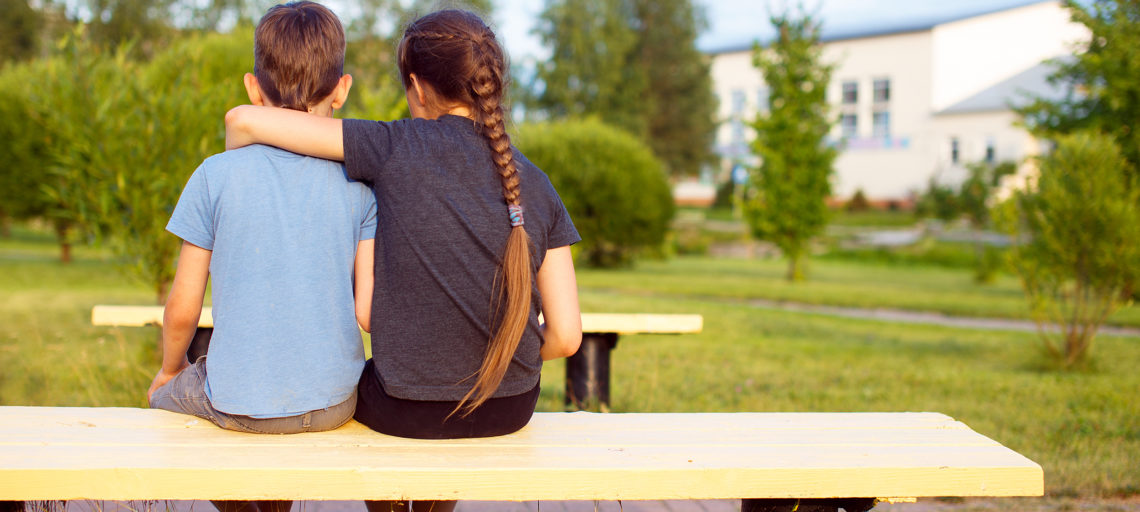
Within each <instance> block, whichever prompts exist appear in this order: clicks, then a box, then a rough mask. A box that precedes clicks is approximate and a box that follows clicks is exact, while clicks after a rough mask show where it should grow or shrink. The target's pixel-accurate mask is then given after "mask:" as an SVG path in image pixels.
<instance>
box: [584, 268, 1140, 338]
mask: <svg viewBox="0 0 1140 512" xmlns="http://www.w3.org/2000/svg"><path fill="white" fill-rule="evenodd" d="M786 266H787V264H786V263H785V262H784V261H783V260H781V259H767V260H762V259H754V260H745V259H727V260H726V259H712V258H707V257H680V258H675V259H672V260H668V261H642V262H639V263H638V264H637V265H636V267H634V268H632V269H620V270H590V269H580V270H579V271H578V283H579V285H581V286H582V287H583V288H588V289H591V290H597V291H610V292H612V293H615V294H619V295H649V296H676V297H693V296H698V297H704V298H719V299H734V300H741V301H744V300H748V299H765V300H775V301H789V302H801V303H806V304H826V305H833V306H849V307H862V308H896V309H910V310H918V311H934V312H939V313H945V314H949V315H960V316H979V317H998V318H1028V317H1029V313H1028V310H1027V308H1026V301H1025V297H1024V296H1023V295H1022V291H1021V286H1020V284H1019V283H1018V281H1017V279H1016V278H1014V277H1013V276H1010V275H1006V274H999V275H998V277H997V279H996V281H995V282H994V283H992V284H977V283H975V282H974V279H973V273H972V271H971V270H969V269H962V268H944V267H936V266H923V265H917V264H907V265H889V264H885V263H878V262H874V261H844V260H833V259H815V260H812V261H810V263H809V267H808V272H809V276H808V280H807V281H806V282H801V283H789V282H788V281H787V280H785V279H784V275H785V273H786ZM1109 323H1110V324H1114V325H1123V326H1140V307H1138V306H1136V305H1133V306H1131V307H1127V308H1124V309H1122V310H1120V311H1119V312H1117V313H1116V314H1115V315H1113V316H1112V317H1111V318H1110V319H1109Z"/></svg>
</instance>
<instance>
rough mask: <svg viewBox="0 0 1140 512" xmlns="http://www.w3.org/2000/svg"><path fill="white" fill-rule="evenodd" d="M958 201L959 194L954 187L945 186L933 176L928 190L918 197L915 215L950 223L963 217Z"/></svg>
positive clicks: (928, 184) (927, 185) (928, 183)
mask: <svg viewBox="0 0 1140 512" xmlns="http://www.w3.org/2000/svg"><path fill="white" fill-rule="evenodd" d="M958 200H959V198H958V193H957V192H956V191H955V190H954V187H951V186H949V185H943V184H941V183H939V182H938V180H936V179H934V177H933V176H931V177H930V181H928V182H927V184H926V190H925V191H924V192H922V194H921V195H919V196H918V201H917V202H916V203H915V205H914V214H915V215H916V216H918V217H920V218H922V217H933V218H935V219H938V220H941V221H943V222H950V221H952V220H954V219H957V218H958V217H959V216H961V215H962V208H961V206H960V205H959V204H958Z"/></svg>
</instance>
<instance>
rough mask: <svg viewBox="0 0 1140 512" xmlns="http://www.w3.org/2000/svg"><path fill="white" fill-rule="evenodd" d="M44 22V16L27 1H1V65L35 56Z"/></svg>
mask: <svg viewBox="0 0 1140 512" xmlns="http://www.w3.org/2000/svg"><path fill="white" fill-rule="evenodd" d="M43 22H44V20H43V14H42V13H41V12H40V11H37V10H35V9H32V8H31V6H29V5H28V2H27V0H0V63H3V62H8V61H21V60H24V59H27V58H29V57H32V56H33V55H35V54H36V52H37V51H38V50H39V34H40V29H41V27H42V25H43Z"/></svg>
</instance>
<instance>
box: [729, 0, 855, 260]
mask: <svg viewBox="0 0 1140 512" xmlns="http://www.w3.org/2000/svg"><path fill="white" fill-rule="evenodd" d="M771 22H772V25H774V26H775V28H776V34H777V36H776V39H775V40H774V41H773V42H772V43H771V45H769V46H768V47H767V48H763V47H761V46H760V45H759V44H757V45H756V47H755V48H754V50H753V63H754V64H755V65H756V67H757V68H759V69H760V72H761V74H763V76H764V82H765V83H766V84H767V87H768V89H769V91H770V93H769V98H770V101H771V105H770V108H769V110H768V111H767V112H766V113H761V114H760V115H759V116H758V117H757V119H756V121H755V122H754V123H752V127H753V128H754V129H755V130H756V140H755V141H754V142H753V144H752V148H753V150H754V151H755V153H756V155H758V156H759V157H760V160H761V163H760V166H759V167H758V168H755V169H753V170H752V183H753V185H752V186H753V188H752V190H751V191H750V194H749V196H748V200H747V202H746V204H745V216H746V218H747V220H748V223H749V225H750V227H751V228H752V233H753V235H754V236H756V238H759V239H761V240H767V241H770V242H772V243H774V244H776V246H777V247H779V248H780V250H781V251H783V253H784V257H785V258H787V260H788V273H787V277H788V280H791V281H798V280H802V279H803V278H804V268H803V263H804V259H805V257H806V256H807V255H808V252H809V244H810V242H811V239H812V237H814V236H816V235H818V234H819V233H820V232H821V231H822V230H823V228H824V227H825V226H826V225H827V206H826V203H825V200H826V199H827V197H828V196H829V195H830V194H831V183H830V177H831V174H832V163H833V162H834V161H835V158H836V156H837V151H836V149H835V148H833V147H830V146H828V144H827V134H828V132H829V131H830V130H831V125H832V118H831V116H830V114H829V112H828V105H827V99H826V90H827V85H828V82H829V81H830V80H831V72H832V70H833V66H831V65H829V64H825V63H823V62H822V58H821V53H822V48H821V46H820V43H819V41H820V27H819V25H818V24H817V23H816V22H815V21H814V20H813V19H812V18H811V17H810V16H808V15H806V14H804V13H802V12H801V14H800V17H799V18H793V17H791V16H790V15H789V14H788V13H783V14H779V15H773V16H772V18H771Z"/></svg>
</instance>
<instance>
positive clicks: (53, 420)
mask: <svg viewBox="0 0 1140 512" xmlns="http://www.w3.org/2000/svg"><path fill="white" fill-rule="evenodd" d="M1042 492H1043V477H1042V471H1041V467H1040V466H1038V465H1037V464H1035V463H1033V462H1032V461H1030V460H1029V459H1026V458H1025V457H1023V456H1021V455H1019V454H1017V453H1015V452H1013V451H1011V450H1009V449H1008V448H1005V447H1003V446H1002V445H1000V444H998V443H997V442H994V441H992V440H990V439H988V438H986V437H985V436H982V435H980V434H978V433H976V432H974V431H972V430H970V429H969V428H968V427H967V426H966V425H964V424H962V423H960V422H957V421H954V420H953V419H952V418H950V417H947V416H944V415H942V414H937V413H846V414H830V413H786V414H785V413H723V414H720V413H697V414H651V413H639V414H593V413H584V412H577V413H539V414H536V415H535V417H534V419H533V420H532V421H531V424H530V425H528V426H527V427H526V428H524V429H523V430H522V431H520V432H517V433H515V434H512V435H508V436H503V437H496V438H487V439H464V440H446V441H421V440H410V439H401V438H395V437H389V436H385V435H382V434H378V433H375V432H372V431H371V430H368V429H367V428H365V427H363V426H362V425H360V424H358V423H355V422H350V423H349V424H347V425H345V426H344V427H341V428H340V429H337V430H335V431H331V432H321V433H307V434H295V435H285V436H272V435H256V434H242V433H237V432H229V431H225V430H222V429H219V428H217V427H215V426H213V425H212V424H210V423H209V422H207V421H205V420H200V419H197V418H193V417H189V416H183V415H179V414H174V413H170V412H166V411H161V410H148V409H131V408H67V407H0V500H40V499H107V500H124V499H265V498H275V499H307V500H317V499H325V500H359V499H457V498H458V499H472V500H518V501H521V500H579V499H586V500H591V499H605V500H616V499H621V500H638V499H712V498H779V497H799V498H807V497H856V496H858V497H880V498H892V497H919V496H1039V495H1041V494H1042Z"/></svg>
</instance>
